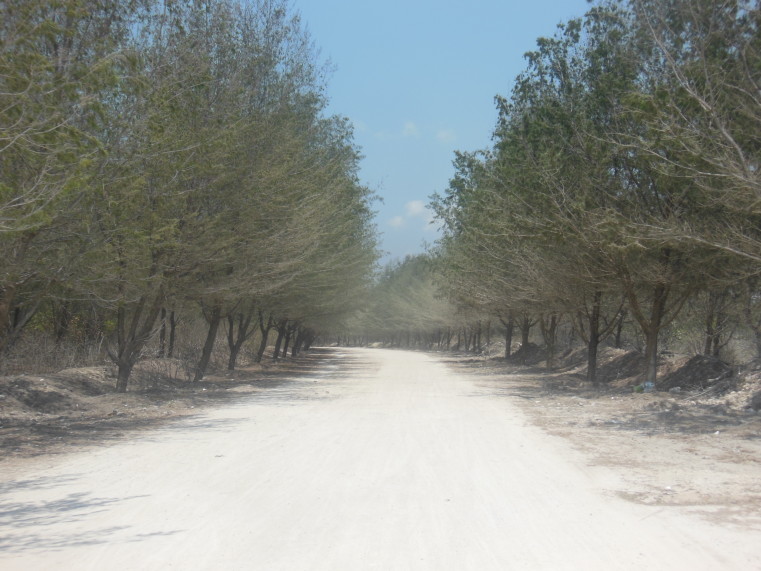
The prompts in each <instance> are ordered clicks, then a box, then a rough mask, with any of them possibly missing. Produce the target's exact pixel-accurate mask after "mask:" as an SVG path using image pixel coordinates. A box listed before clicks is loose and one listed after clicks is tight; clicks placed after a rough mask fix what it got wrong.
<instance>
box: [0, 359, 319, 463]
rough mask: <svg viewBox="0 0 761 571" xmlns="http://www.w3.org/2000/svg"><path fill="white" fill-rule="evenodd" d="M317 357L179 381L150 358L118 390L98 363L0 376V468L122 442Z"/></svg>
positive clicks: (306, 367)
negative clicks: (123, 391)
mask: <svg viewBox="0 0 761 571" xmlns="http://www.w3.org/2000/svg"><path fill="white" fill-rule="evenodd" d="M325 358H326V354H325V352H324V351H322V350H320V349H315V350H314V351H312V352H311V353H310V354H309V355H305V356H304V357H301V358H299V359H297V360H295V361H293V360H289V361H277V362H273V361H267V362H265V363H262V364H257V365H250V366H246V367H241V368H239V369H238V370H235V371H217V372H214V373H212V374H209V375H207V377H206V378H205V379H204V380H202V381H200V382H197V383H191V382H188V381H187V380H186V378H187V375H186V374H185V371H184V370H183V368H182V366H181V365H180V364H179V362H178V361H174V360H171V359H155V360H150V361H145V362H142V363H140V364H139V365H138V367H137V368H136V370H135V371H134V372H133V378H132V381H131V385H130V392H128V393H126V394H119V393H117V392H116V391H115V385H116V379H115V376H114V371H113V370H112V368H111V367H105V366H104V367H88V368H78V369H66V370H63V371H60V372H58V373H54V374H45V375H27V374H24V375H15V376H7V377H0V466H2V463H8V462H11V461H12V460H13V459H20V458H29V457H34V456H41V455H54V454H63V453H68V452H73V451H75V450H78V449H81V448H82V447H86V446H96V445H100V444H106V443H108V442H112V441H118V440H122V439H124V438H125V437H127V436H128V435H129V433H130V431H134V430H145V429H151V428H155V427H158V426H161V425H162V424H164V423H166V422H167V421H170V420H173V419H178V418H181V417H185V416H189V415H193V414H197V413H198V412H200V411H201V410H202V409H204V408H207V407H213V406H220V405H222V404H224V403H227V402H231V401H234V400H236V399H239V398H240V396H241V395H244V394H252V393H256V392H261V391H268V390H271V389H273V388H275V387H277V386H280V385H282V384H284V383H287V382H288V381H289V380H291V379H293V378H297V377H299V376H300V375H305V374H308V373H309V372H310V371H312V370H314V369H315V368H319V367H320V364H321V363H322V362H323V361H324V359H325Z"/></svg>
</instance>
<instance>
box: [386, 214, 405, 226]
mask: <svg viewBox="0 0 761 571" xmlns="http://www.w3.org/2000/svg"><path fill="white" fill-rule="evenodd" d="M388 225H389V226H393V227H394V228H401V227H402V226H404V218H402V217H401V216H394V217H393V218H392V219H391V220H389V221H388Z"/></svg>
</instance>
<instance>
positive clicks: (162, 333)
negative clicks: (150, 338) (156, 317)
mask: <svg viewBox="0 0 761 571" xmlns="http://www.w3.org/2000/svg"><path fill="white" fill-rule="evenodd" d="M160 319H161V329H160V330H159V359H163V358H164V356H165V355H166V308H165V307H162V308H161V317H160Z"/></svg>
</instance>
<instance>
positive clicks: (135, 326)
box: [108, 286, 164, 393]
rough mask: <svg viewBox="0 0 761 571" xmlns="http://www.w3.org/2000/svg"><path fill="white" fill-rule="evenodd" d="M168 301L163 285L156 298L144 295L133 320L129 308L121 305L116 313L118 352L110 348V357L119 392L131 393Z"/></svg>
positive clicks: (134, 312)
mask: <svg viewBox="0 0 761 571" xmlns="http://www.w3.org/2000/svg"><path fill="white" fill-rule="evenodd" d="M163 301H164V288H163V286H159V288H158V290H157V291H156V294H155V295H154V296H153V298H152V299H149V298H148V297H147V296H142V297H141V298H140V299H139V300H138V301H137V303H136V304H135V306H134V309H133V311H132V315H131V317H129V318H128V315H127V308H126V306H125V305H121V306H119V308H118V309H117V312H116V337H117V339H116V352H115V353H114V352H113V351H111V350H110V349H109V350H108V354H109V356H110V357H111V359H112V360H113V361H114V363H115V364H116V366H117V368H118V373H117V378H116V390H117V392H120V393H124V392H127V386H128V384H129V377H130V374H131V373H132V368H133V367H134V366H135V363H137V360H138V359H139V358H140V354H141V353H142V351H143V348H144V347H145V344H146V343H147V342H148V340H149V339H150V338H151V335H152V334H153V333H154V326H155V324H156V319H158V316H159V312H160V311H161V306H162V303H163Z"/></svg>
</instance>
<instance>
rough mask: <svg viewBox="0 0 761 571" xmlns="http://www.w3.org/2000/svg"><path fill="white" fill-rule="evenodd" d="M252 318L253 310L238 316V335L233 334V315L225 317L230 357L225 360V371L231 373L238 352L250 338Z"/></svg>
mask: <svg viewBox="0 0 761 571" xmlns="http://www.w3.org/2000/svg"><path fill="white" fill-rule="evenodd" d="M253 316H254V310H253V309H252V310H251V311H249V313H248V314H247V315H244V314H242V313H239V314H238V333H237V335H236V333H235V315H233V314H231V315H228V316H227V346H228V348H229V349H230V356H229V358H228V360H227V370H228V371H233V370H234V369H235V364H236V362H237V360H238V355H239V354H240V350H241V349H242V348H243V344H244V343H245V342H246V341H248V339H249V338H250V337H251V334H252V333H253V332H252V331H249V328H250V326H251V320H252V319H253Z"/></svg>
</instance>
